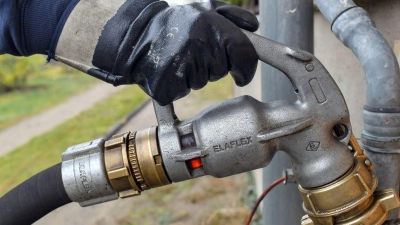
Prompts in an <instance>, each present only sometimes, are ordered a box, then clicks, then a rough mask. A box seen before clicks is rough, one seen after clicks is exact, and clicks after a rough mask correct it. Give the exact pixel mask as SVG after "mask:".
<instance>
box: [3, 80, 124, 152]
mask: <svg viewBox="0 0 400 225" xmlns="http://www.w3.org/2000/svg"><path fill="white" fill-rule="evenodd" d="M122 88H123V87H118V88H115V87H113V86H112V85H110V84H106V83H103V82H102V83H98V84H96V85H95V86H94V87H92V88H91V89H89V90H88V91H86V92H83V93H81V94H78V95H75V96H73V97H71V98H70V99H68V100H67V101H64V102H63V103H60V104H58V105H56V106H55V107H53V108H51V109H49V110H46V111H44V112H43V113H40V114H37V115H34V116H32V117H29V118H26V119H24V120H22V121H20V122H18V123H17V124H15V125H13V126H11V127H8V128H6V129H5V130H2V131H0V143H1V146H0V156H2V155H4V154H6V153H7V152H9V151H11V150H13V149H15V148H17V147H19V146H21V145H23V144H25V143H26V142H28V141H29V140H30V139H31V138H33V137H35V136H39V135H41V134H43V133H45V132H47V131H50V130H52V129H53V128H54V127H56V126H57V125H59V124H62V123H63V122H65V121H67V120H69V119H71V118H73V117H75V116H77V115H78V114H80V113H81V112H83V111H85V110H87V109H90V108H91V107H93V106H94V105H95V104H96V103H98V102H100V101H102V100H104V99H106V98H107V97H108V96H110V95H111V94H113V93H116V92H118V91H120V90H122ZM65 112H68V113H65ZM10 137H18V139H16V138H10Z"/></svg>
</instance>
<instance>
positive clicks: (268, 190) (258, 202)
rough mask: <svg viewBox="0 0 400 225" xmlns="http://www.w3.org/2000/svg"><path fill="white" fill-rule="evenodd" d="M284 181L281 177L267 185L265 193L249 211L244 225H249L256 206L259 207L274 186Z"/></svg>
mask: <svg viewBox="0 0 400 225" xmlns="http://www.w3.org/2000/svg"><path fill="white" fill-rule="evenodd" d="M285 180H286V177H281V178H279V179H278V180H276V181H274V182H273V183H272V184H271V185H269V187H268V188H267V189H265V191H264V192H263V193H262V194H261V196H260V197H259V198H258V199H257V202H256V204H255V205H254V207H253V209H252V210H251V213H250V215H249V217H247V220H246V225H250V222H251V219H252V218H253V216H254V214H255V213H256V210H257V208H258V206H259V205H260V203H261V201H262V200H263V199H264V198H265V196H266V195H267V194H268V192H270V191H271V190H272V189H273V188H274V187H275V186H276V185H278V184H280V183H282V182H283V181H285Z"/></svg>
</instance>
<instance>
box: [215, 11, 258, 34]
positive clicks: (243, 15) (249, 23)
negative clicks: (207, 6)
mask: <svg viewBox="0 0 400 225" xmlns="http://www.w3.org/2000/svg"><path fill="white" fill-rule="evenodd" d="M215 11H217V12H218V13H219V14H220V15H222V16H224V17H225V18H226V19H228V20H230V21H231V22H232V23H234V24H235V25H236V26H238V27H240V28H242V29H245V30H248V31H250V32H254V31H256V30H258V27H259V23H258V19H257V17H256V16H255V15H254V14H253V13H251V12H249V11H246V10H244V9H242V8H240V7H238V6H235V5H228V4H226V5H222V6H219V7H217V8H216V9H215Z"/></svg>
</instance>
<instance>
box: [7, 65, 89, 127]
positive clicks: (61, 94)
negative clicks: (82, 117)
mask: <svg viewBox="0 0 400 225" xmlns="http://www.w3.org/2000/svg"><path fill="white" fill-rule="evenodd" d="M94 81H95V79H93V78H92V77H90V76H88V75H85V74H83V73H78V72H72V73H71V72H70V73H68V74H62V75H57V76H56V77H34V78H30V79H28V81H27V82H28V83H27V86H26V88H24V89H19V90H14V91H12V92H9V93H2V94H0V112H1V114H0V130H2V129H4V128H7V127H8V126H11V125H13V124H15V123H16V122H18V121H20V120H21V119H23V118H26V117H28V116H31V115H34V114H36V113H39V112H42V111H44V110H46V109H48V108H50V107H51V106H54V105H56V104H58V103H60V102H62V101H63V100H65V99H66V98H68V97H69V96H71V95H73V94H76V93H79V92H82V91H84V90H86V89H87V88H88V87H90V86H91V85H92V84H93V83H94Z"/></svg>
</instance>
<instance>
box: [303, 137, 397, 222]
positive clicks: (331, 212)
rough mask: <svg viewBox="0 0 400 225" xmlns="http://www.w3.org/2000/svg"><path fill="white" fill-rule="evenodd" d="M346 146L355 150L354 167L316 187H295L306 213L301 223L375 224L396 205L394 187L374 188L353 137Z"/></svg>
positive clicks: (374, 181)
mask: <svg viewBox="0 0 400 225" xmlns="http://www.w3.org/2000/svg"><path fill="white" fill-rule="evenodd" d="M350 146H351V147H352V149H353V150H354V151H355V155H354V166H353V167H352V168H351V169H350V170H349V171H348V172H347V173H346V174H345V175H343V176H342V177H341V178H339V179H338V180H336V181H334V182H332V183H330V184H327V185H325V186H322V187H318V188H311V189H306V188H303V187H301V186H299V190H300V194H301V197H302V199H303V209H304V211H305V212H306V213H307V215H306V216H304V217H303V219H302V222H301V224H302V225H339V224H341V225H360V224H363V225H370V224H371V225H372V224H374V225H375V224H376V225H379V224H382V223H383V222H384V221H385V220H386V218H387V216H388V211H389V210H391V209H394V208H398V207H400V201H399V197H398V195H397V193H396V192H395V191H394V189H385V190H382V191H375V190H376V187H377V185H378V178H377V176H376V175H375V173H374V172H373V166H372V164H371V162H370V161H369V158H368V157H367V156H365V155H364V154H363V151H362V149H361V148H360V147H359V145H358V143H357V141H356V140H355V138H354V137H352V138H351V140H350Z"/></svg>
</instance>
